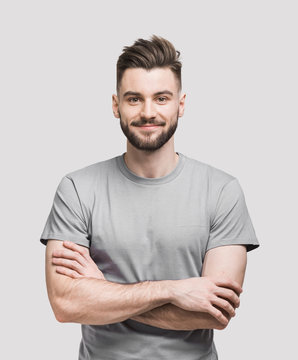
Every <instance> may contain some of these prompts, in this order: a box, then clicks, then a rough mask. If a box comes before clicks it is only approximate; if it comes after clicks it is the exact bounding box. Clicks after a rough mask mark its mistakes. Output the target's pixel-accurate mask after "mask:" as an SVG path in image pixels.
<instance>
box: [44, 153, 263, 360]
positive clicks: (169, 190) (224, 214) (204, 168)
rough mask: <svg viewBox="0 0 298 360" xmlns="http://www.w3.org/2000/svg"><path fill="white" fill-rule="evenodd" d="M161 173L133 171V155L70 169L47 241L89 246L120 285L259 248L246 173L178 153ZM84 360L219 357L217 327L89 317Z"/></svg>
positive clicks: (190, 272)
mask: <svg viewBox="0 0 298 360" xmlns="http://www.w3.org/2000/svg"><path fill="white" fill-rule="evenodd" d="M177 154H178V155H179V161H178V164H177V165H176V167H175V168H174V170H172V172H171V173H169V174H167V175H166V176H163V177H160V178H145V177H140V176H138V175H136V174H135V173H133V172H132V171H131V170H129V169H128V167H127V166H126V163H125V161H124V153H123V154H122V155H119V156H116V157H114V158H111V159H108V160H105V161H101V162H97V163H95V164H91V165H89V166H86V167H84V168H81V169H79V170H76V171H73V172H71V173H68V174H66V175H65V176H64V177H63V178H62V179H61V181H60V183H59V185H58V188H57V191H56V193H55V197H54V201H53V205H52V208H51V211H50V214H49V216H48V219H47V221H46V224H45V227H44V230H43V232H42V235H41V238H40V241H41V242H42V243H43V244H46V243H47V239H57V240H69V241H73V242H75V243H77V244H80V245H84V246H87V247H88V248H90V255H91V257H92V259H93V260H94V261H95V262H96V264H97V265H98V267H99V269H100V270H101V271H102V272H103V274H104V276H105V278H106V279H107V280H109V281H113V282H118V283H123V284H126V283H135V282H140V281H145V280H170V279H172V280H174V279H185V278H189V277H196V276H197V277H198V276H200V275H201V272H202V265H203V261H204V256H205V254H206V251H208V250H209V249H212V248H215V247H218V246H223V245H231V244H243V245H246V247H247V251H250V250H253V249H255V248H256V247H258V246H259V243H258V240H257V238H256V235H255V231H254V228H253V225H252V222H251V219H250V216H249V213H248V210H247V206H246V203H245V198H244V194H243V191H242V189H241V186H240V184H239V182H238V180H237V179H236V178H235V177H233V176H232V175H230V174H228V173H226V172H224V171H222V170H220V169H217V168H215V167H213V166H210V165H208V164H206V163H203V162H200V161H198V160H195V159H192V158H189V157H187V156H185V155H183V154H181V153H179V152H177ZM81 328H82V339H81V343H80V349H79V360H85V359H86V360H87V359H90V360H95V359H101V360H119V359H121V360H128V359H129V360H131V359H143V360H156V359H168V360H172V359H183V360H203V359H204V360H205V359H208V360H213V359H217V352H216V348H215V346H214V342H213V330H211V329H204V330H193V331H185V330H179V331H177V330H165V329H160V328H158V327H154V326H150V325H145V324H142V323H140V322H137V321H134V320H131V319H128V320H126V321H123V322H119V323H114V324H109V325H87V324H82V325H81Z"/></svg>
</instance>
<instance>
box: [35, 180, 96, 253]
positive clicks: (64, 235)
mask: <svg viewBox="0 0 298 360" xmlns="http://www.w3.org/2000/svg"><path fill="white" fill-rule="evenodd" d="M87 229H88V227H87V223H86V220H85V218H84V216H83V211H82V207H81V201H80V198H79V195H78V193H77V190H76V187H75V184H74V182H73V180H72V179H71V178H69V177H67V176H64V177H63V178H62V180H61V181H60V183H59V185H58V187H57V190H56V193H55V196H54V201H53V205H52V208H51V211H50V213H49V216H48V218H47V221H46V224H45V227H44V229H43V232H42V234H41V237H40V241H41V243H42V244H44V245H46V244H47V240H48V239H56V240H63V241H64V240H68V241H73V242H74V243H76V244H79V245H83V246H87V247H89V246H90V241H89V237H88V230H87Z"/></svg>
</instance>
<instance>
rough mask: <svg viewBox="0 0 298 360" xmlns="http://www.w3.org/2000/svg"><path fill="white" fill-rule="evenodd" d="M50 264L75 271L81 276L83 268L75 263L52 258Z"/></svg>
mask: <svg viewBox="0 0 298 360" xmlns="http://www.w3.org/2000/svg"><path fill="white" fill-rule="evenodd" d="M52 263H53V264H55V265H60V266H63V267H67V268H68V269H70V270H75V271H76V272H77V273H79V274H81V275H83V268H82V266H81V265H80V264H78V263H77V262H76V261H72V260H68V259H61V258H53V260H52Z"/></svg>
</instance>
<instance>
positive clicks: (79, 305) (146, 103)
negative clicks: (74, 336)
mask: <svg viewBox="0 0 298 360" xmlns="http://www.w3.org/2000/svg"><path fill="white" fill-rule="evenodd" d="M185 97H186V95H185V94H181V91H180V90H179V84H178V82H177V79H176V78H175V75H174V74H173V72H172V71H171V70H170V69H169V68H156V69H152V70H149V71H148V70H145V69H127V70H126V71H125V72H124V75H123V78H122V81H121V84H120V87H119V92H118V93H117V95H116V94H114V95H113V96H112V108H113V113H114V116H115V117H116V118H118V119H120V126H121V129H122V131H123V133H124V135H125V136H126V137H127V151H126V153H125V157H124V159H125V162H126V164H127V166H128V168H129V169H130V170H131V171H132V172H134V173H135V174H137V175H139V176H142V177H148V178H155V177H162V176H165V175H167V174H168V173H169V172H171V171H172V170H173V169H174V168H175V166H176V165H177V162H178V160H179V156H178V155H177V154H176V152H175V150H174V133H175V130H176V128H177V123H178V118H179V117H181V116H182V115H183V113H184V106H185ZM149 125H150V126H152V125H156V126H155V127H151V128H148V127H147V128H145V127H142V126H149ZM245 267H246V249H245V247H244V246H241V245H238V246H237V245H236V246H225V247H219V248H216V249H211V250H209V251H208V252H207V254H206V257H205V261H204V266H203V273H202V276H201V277H193V278H189V279H182V280H164V281H146V282H142V283H136V284H118V283H113V282H110V281H107V280H106V279H105V277H104V275H103V273H102V272H101V271H100V270H99V269H98V267H97V265H96V264H95V263H94V262H93V260H92V259H91V257H90V255H89V249H87V248H86V247H84V246H80V245H77V244H74V243H71V242H70V243H68V242H62V241H59V240H54V239H53V240H49V241H48V244H47V250H46V280H47V288H48V294H49V299H50V303H51V305H52V308H53V311H54V313H55V316H56V318H57V320H58V321H60V322H77V323H83V324H95V325H96V324H98V325H103V324H110V323H114V322H119V321H124V320H126V319H133V320H135V321H139V322H143V323H145V324H149V325H152V326H157V327H160V328H165V329H173V330H193V329H207V328H214V329H223V328H225V327H226V326H227V324H228V323H229V321H230V319H231V318H232V317H234V316H235V309H236V308H237V307H238V306H239V304H240V299H239V296H240V293H241V292H242V283H243V280H244V273H245Z"/></svg>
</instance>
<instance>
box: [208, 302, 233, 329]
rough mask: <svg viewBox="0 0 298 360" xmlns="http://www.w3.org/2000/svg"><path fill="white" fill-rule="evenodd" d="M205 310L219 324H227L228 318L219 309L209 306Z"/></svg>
mask: <svg viewBox="0 0 298 360" xmlns="http://www.w3.org/2000/svg"><path fill="white" fill-rule="evenodd" d="M207 311H208V313H209V314H210V315H212V316H213V317H214V318H215V319H216V320H217V321H219V322H220V323H221V324H223V325H225V326H226V325H228V323H229V320H228V319H227V318H226V317H225V316H224V315H223V313H222V312H221V311H220V310H219V309H217V308H215V307H214V306H210V307H209V308H208V310H207Z"/></svg>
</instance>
